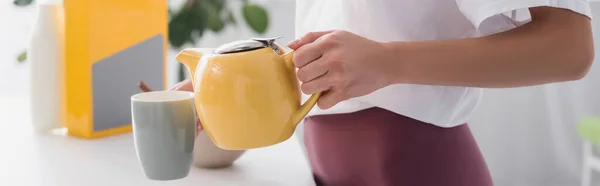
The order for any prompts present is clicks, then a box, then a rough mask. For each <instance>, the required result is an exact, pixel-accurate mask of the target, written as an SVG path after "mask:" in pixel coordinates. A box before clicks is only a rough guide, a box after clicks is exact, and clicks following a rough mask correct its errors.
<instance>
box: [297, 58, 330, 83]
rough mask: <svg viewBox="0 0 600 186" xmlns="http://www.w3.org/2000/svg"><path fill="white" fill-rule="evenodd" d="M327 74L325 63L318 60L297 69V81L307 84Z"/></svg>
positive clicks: (322, 60) (321, 59)
mask: <svg viewBox="0 0 600 186" xmlns="http://www.w3.org/2000/svg"><path fill="white" fill-rule="evenodd" d="M325 73H327V66H326V61H325V60H324V59H323V58H319V59H317V60H315V61H313V62H311V63H309V64H307V65H306V66H304V67H302V68H300V69H298V74H297V76H298V80H300V81H301V82H309V81H312V80H314V79H316V78H318V77H321V76H323V75H325Z"/></svg>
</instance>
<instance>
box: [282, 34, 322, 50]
mask: <svg viewBox="0 0 600 186" xmlns="http://www.w3.org/2000/svg"><path fill="white" fill-rule="evenodd" d="M331 32H333V30H328V31H320V32H309V33H308V34H305V35H304V36H302V37H301V38H299V39H296V40H293V41H290V42H289V43H288V44H287V46H288V47H289V48H291V49H292V50H297V49H298V48H300V47H301V46H303V45H306V44H309V43H312V42H315V41H316V40H317V39H319V38H320V37H321V36H323V35H325V34H329V33H331Z"/></svg>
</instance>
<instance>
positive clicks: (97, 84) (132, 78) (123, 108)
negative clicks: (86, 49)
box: [92, 34, 165, 132]
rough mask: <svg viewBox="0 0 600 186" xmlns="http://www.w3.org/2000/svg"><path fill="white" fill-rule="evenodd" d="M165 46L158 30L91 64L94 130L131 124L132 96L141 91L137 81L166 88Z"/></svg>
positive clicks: (158, 87)
mask: <svg viewBox="0 0 600 186" xmlns="http://www.w3.org/2000/svg"><path fill="white" fill-rule="evenodd" d="M164 47H165V43H164V36H163V35H162V34H159V35H156V36H154V37H152V38H149V39H147V40H144V41H142V42H140V43H139V44H136V45H133V46H131V47H129V48H127V49H125V50H123V51H121V52H119V53H116V54H114V55H112V56H109V57H107V58H105V59H102V60H100V61H98V62H97V63H95V64H94V65H93V66H92V94H93V95H92V99H93V110H94V111H93V113H94V118H93V122H94V123H93V124H94V132H99V131H103V130H107V129H112V128H116V127H123V126H127V125H130V124H131V101H130V97H131V96H132V95H134V94H137V93H140V92H141V90H140V89H139V88H138V81H140V80H141V81H144V82H145V83H146V84H147V85H148V86H149V87H150V88H152V89H153V90H162V89H163V83H164V81H165V79H164V50H165V48H164Z"/></svg>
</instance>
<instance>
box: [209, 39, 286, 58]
mask: <svg viewBox="0 0 600 186" xmlns="http://www.w3.org/2000/svg"><path fill="white" fill-rule="evenodd" d="M279 38H281V37H275V38H252V39H247V40H239V41H233V42H229V43H226V44H224V45H221V46H220V47H219V48H217V49H215V51H214V53H216V54H227V53H236V52H247V51H251V50H256V49H261V48H266V47H270V48H272V49H273V50H275V52H277V53H279V47H278V46H277V45H275V44H274V43H275V40H277V39H279Z"/></svg>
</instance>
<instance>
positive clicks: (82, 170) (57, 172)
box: [0, 95, 314, 186]
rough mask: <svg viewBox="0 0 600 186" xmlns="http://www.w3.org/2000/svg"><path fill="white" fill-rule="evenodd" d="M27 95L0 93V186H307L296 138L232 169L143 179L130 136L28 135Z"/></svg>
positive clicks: (260, 151)
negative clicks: (83, 137)
mask: <svg viewBox="0 0 600 186" xmlns="http://www.w3.org/2000/svg"><path fill="white" fill-rule="evenodd" d="M28 110H29V102H28V100H27V97H15V96H1V95H0V147H1V148H0V149H1V151H0V185H6V186H13V185H14V186H17V185H18V186H42V185H43V186H79V185H85V186H137V185H143V186H153V185H173V186H188V185H189V186H192V185H193V186H196V185H198V186H199V185H203V186H229V185H236V186H237V185H240V186H242V185H243V186H288V185H289V186H311V185H314V182H313V181H312V175H311V172H310V168H309V165H308V162H307V160H306V159H305V158H304V155H303V152H302V150H301V149H300V148H301V147H300V146H299V142H298V140H297V139H296V138H295V137H294V136H293V137H292V138H290V139H289V140H287V141H285V142H283V143H280V144H277V145H274V146H271V147H265V148H260V149H254V150H250V151H248V152H246V154H244V155H243V156H242V157H241V158H240V159H239V160H238V161H237V162H236V163H235V164H234V165H233V166H232V167H229V168H225V169H214V170H211V169H200V168H195V167H194V168H192V170H191V172H190V174H189V175H188V177H186V178H184V179H180V180H175V181H152V180H148V179H146V178H145V177H144V174H143V172H142V169H141V167H140V165H139V162H138V160H137V157H136V153H135V148H134V143H133V136H132V133H128V134H122V135H118V136H112V137H107V138H101V139H95V140H87V139H80V138H76V137H70V136H66V135H64V131H54V132H51V133H38V132H34V131H33V128H32V126H31V125H30V122H29V120H30V118H29V115H28V114H29V112H28Z"/></svg>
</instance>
